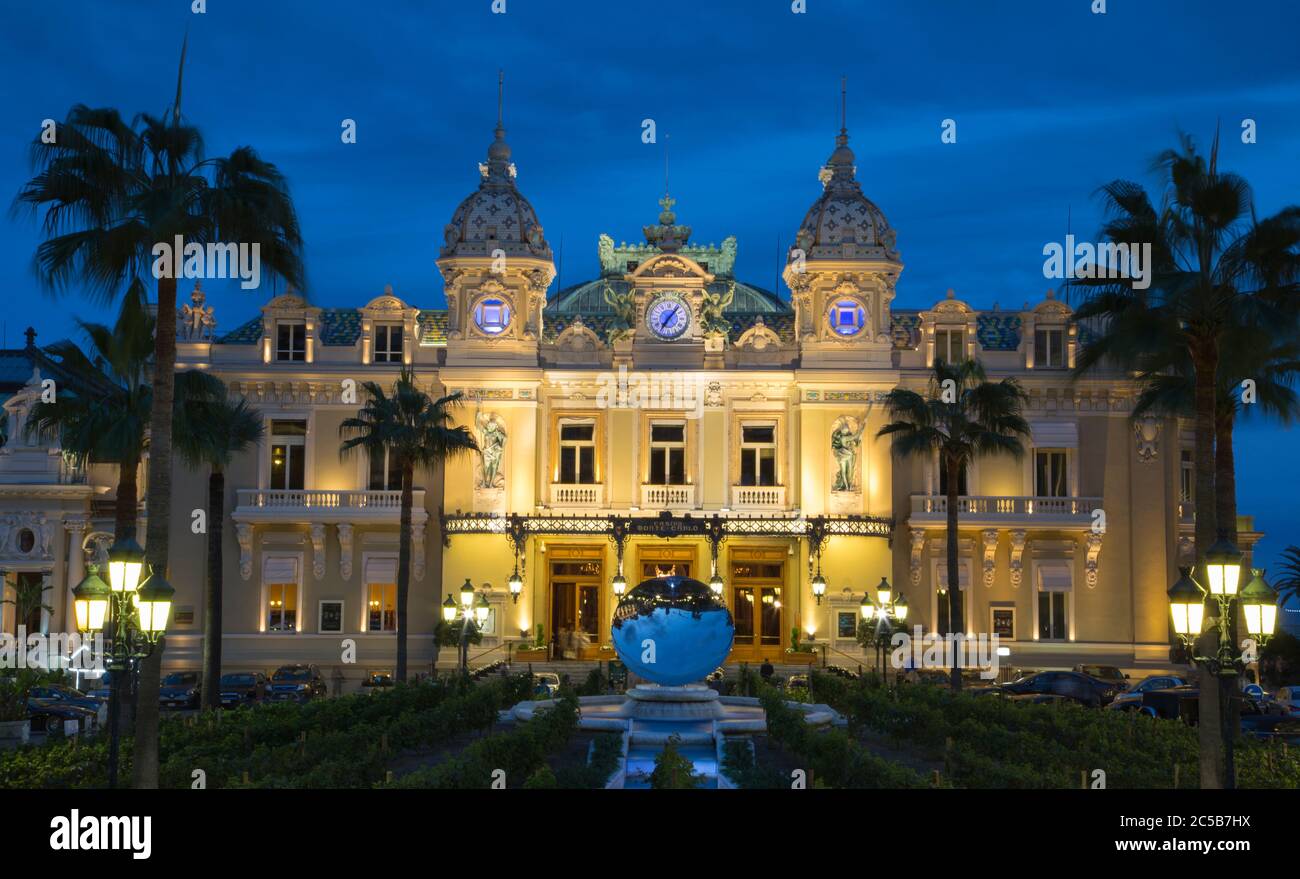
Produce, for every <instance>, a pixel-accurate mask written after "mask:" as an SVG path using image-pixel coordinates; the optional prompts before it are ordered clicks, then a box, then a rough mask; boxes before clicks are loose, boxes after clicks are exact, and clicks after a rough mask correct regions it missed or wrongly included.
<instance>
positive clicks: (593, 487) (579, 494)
mask: <svg viewBox="0 0 1300 879" xmlns="http://www.w3.org/2000/svg"><path fill="white" fill-rule="evenodd" d="M604 503H605V486H604V485H602V484H600V483H594V484H589V485H587V484H584V485H578V484H567V483H560V482H553V483H551V506H553V507H601V506H604Z"/></svg>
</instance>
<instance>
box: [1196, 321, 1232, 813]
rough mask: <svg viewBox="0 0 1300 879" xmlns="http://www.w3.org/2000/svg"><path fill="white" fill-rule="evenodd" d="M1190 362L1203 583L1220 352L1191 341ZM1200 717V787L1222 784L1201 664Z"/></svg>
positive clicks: (1211, 529)
mask: <svg viewBox="0 0 1300 879" xmlns="http://www.w3.org/2000/svg"><path fill="white" fill-rule="evenodd" d="M1191 354H1192V366H1193V367H1194V369H1195V373H1196V375H1195V405H1196V421H1195V428H1196V452H1195V464H1196V499H1195V500H1196V564H1197V568H1198V570H1199V572H1200V574H1201V583H1203V584H1204V583H1208V582H1209V579H1208V577H1207V575H1206V573H1205V567H1204V562H1205V551H1206V550H1207V549H1209V548H1210V544H1212V543H1214V540H1215V535H1216V530H1217V529H1216V527H1215V526H1216V519H1215V514H1216V512H1217V510H1216V506H1217V501H1216V499H1215V492H1214V425H1215V416H1216V414H1217V412H1218V410H1217V407H1216V397H1217V393H1216V391H1217V384H1218V377H1217V374H1218V369H1219V351H1218V346H1217V344H1216V343H1215V342H1214V341H1212V340H1211V341H1207V342H1203V343H1200V344H1198V345H1195V346H1193V348H1192V352H1191ZM1199 647H1200V651H1201V652H1202V654H1203V655H1213V654H1214V652H1215V651H1216V650H1217V647H1218V637H1217V635H1215V634H1212V633H1209V634H1207V635H1206V636H1204V637H1202V638H1200V639H1199ZM1200 672H1201V673H1200V699H1199V703H1200V704H1199V715H1200V716H1199V718H1198V721H1197V730H1198V737H1199V742H1200V752H1201V754H1200V770H1201V787H1202V788H1204V789H1215V790H1217V789H1220V788H1222V787H1223V779H1224V765H1223V729H1222V723H1221V716H1220V713H1219V702H1220V699H1219V680H1218V676H1217V675H1214V674H1211V673H1210V671H1209V670H1208V669H1206V668H1204V667H1202V668H1201V670H1200Z"/></svg>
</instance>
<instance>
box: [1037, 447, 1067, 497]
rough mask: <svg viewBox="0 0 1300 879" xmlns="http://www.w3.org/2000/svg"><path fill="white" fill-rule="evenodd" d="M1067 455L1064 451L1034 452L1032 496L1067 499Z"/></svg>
mask: <svg viewBox="0 0 1300 879" xmlns="http://www.w3.org/2000/svg"><path fill="white" fill-rule="evenodd" d="M1069 461H1070V456H1069V453H1068V452H1066V450H1065V449H1035V450H1034V496H1035V497H1069V496H1070V472H1069Z"/></svg>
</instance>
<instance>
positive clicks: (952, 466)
mask: <svg viewBox="0 0 1300 879" xmlns="http://www.w3.org/2000/svg"><path fill="white" fill-rule="evenodd" d="M945 464H946V466H947V468H948V633H949V634H950V635H956V634H957V633H958V632H961V633H965V631H966V626H965V622H964V620H962V613H961V610H962V608H961V599H962V594H961V574H960V569H959V568H958V563H959V562H958V558H957V555H958V553H957V550H958V542H957V504H958V503H959V499H958V498H959V496H958V494H957V489H958V484H957V480H958V479H959V478H960V477H961V462H960V461H958V460H957V459H956V458H955V457H952V456H949V457H947V459H946V462H945ZM952 691H953V692H954V693H957V692H960V691H961V665H960V664H959V663H958V662H957V642H956V641H954V642H953V645H952Z"/></svg>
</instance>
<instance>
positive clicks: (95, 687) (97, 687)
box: [84, 671, 113, 702]
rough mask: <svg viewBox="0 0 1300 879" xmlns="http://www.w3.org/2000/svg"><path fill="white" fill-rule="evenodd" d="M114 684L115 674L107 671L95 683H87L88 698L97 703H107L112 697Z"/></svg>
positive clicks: (86, 692)
mask: <svg viewBox="0 0 1300 879" xmlns="http://www.w3.org/2000/svg"><path fill="white" fill-rule="evenodd" d="M112 682H113V673H112V672H111V671H106V672H104V673H103V674H102V675H100V676H99V677H98V678H96V679H95V680H94V681H93V682H91V681H87V682H86V689H85V691H84V692H85V694H86V698H88V699H94V700H95V701H97V702H107V701H108V700H109V697H110V696H112V691H111V689H110V688H111V686H112Z"/></svg>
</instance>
